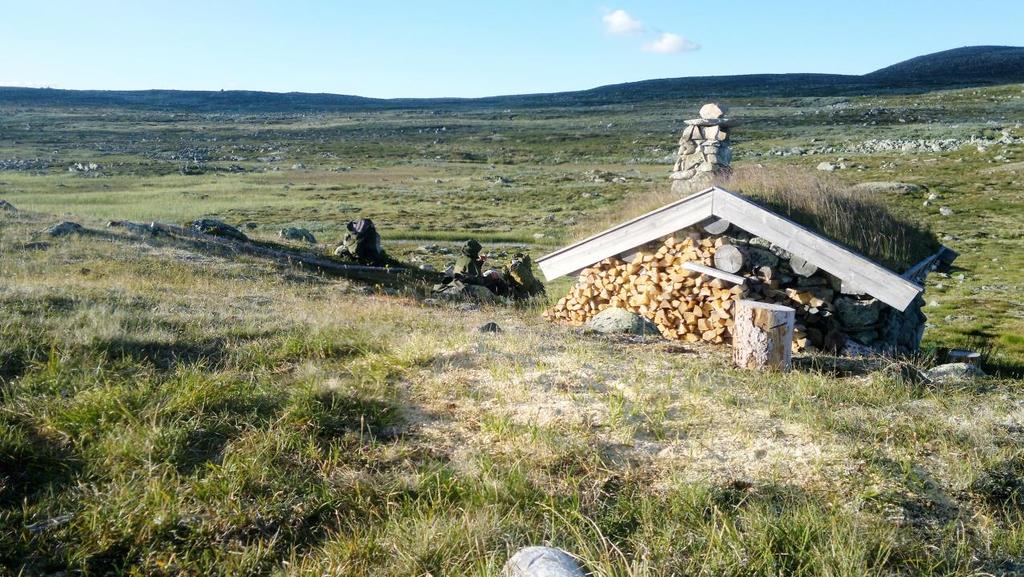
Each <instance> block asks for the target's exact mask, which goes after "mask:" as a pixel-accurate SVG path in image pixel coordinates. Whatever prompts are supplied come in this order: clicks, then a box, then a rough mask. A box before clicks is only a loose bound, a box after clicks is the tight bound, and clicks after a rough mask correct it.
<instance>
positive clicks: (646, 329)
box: [587, 307, 660, 335]
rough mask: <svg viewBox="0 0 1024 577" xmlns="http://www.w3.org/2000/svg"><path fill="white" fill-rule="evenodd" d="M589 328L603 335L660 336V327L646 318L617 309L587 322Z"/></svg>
mask: <svg viewBox="0 0 1024 577" xmlns="http://www.w3.org/2000/svg"><path fill="white" fill-rule="evenodd" d="M587 328H588V329H589V330H592V331H596V332H599V333H602V334H630V335H658V334H660V333H659V332H658V327H656V326H654V323H652V322H651V321H649V320H647V319H645V318H644V317H642V316H640V315H638V314H636V313H633V312H629V311H627V310H626V309H620V308H617V307H610V308H607V309H605V310H603V311H601V312H600V313H598V314H597V316H595V317H594V318H592V319H590V320H589V321H588V322H587Z"/></svg>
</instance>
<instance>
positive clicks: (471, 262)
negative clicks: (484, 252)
mask: <svg viewBox="0 0 1024 577" xmlns="http://www.w3.org/2000/svg"><path fill="white" fill-rule="evenodd" d="M482 248H483V246H481V245H480V243H479V242H477V241H476V239H469V240H467V241H466V244H464V245H462V254H461V255H459V258H458V259H457V260H456V261H455V267H454V268H453V269H452V273H453V274H454V275H455V277H456V278H467V279H474V278H477V277H479V276H480V275H481V274H482V273H483V268H484V260H485V259H484V258H482V257H481V256H480V250H481V249H482Z"/></svg>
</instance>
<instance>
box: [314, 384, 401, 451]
mask: <svg viewBox="0 0 1024 577" xmlns="http://www.w3.org/2000/svg"><path fill="white" fill-rule="evenodd" d="M311 417H312V420H313V422H314V423H315V425H316V428H317V436H318V438H320V439H321V440H324V441H326V440H330V439H333V438H338V437H343V436H345V435H347V434H351V433H356V434H358V435H359V436H360V437H366V438H368V439H372V440H376V441H381V442H387V441H390V440H393V439H395V438H397V437H398V436H399V435H400V434H401V432H402V428H401V424H402V419H401V417H400V414H399V407H398V406H396V405H395V404H393V403H390V402H387V401H384V400H380V399H373V398H365V397H362V396H360V395H356V394H351V393H345V392H342V391H336V390H325V391H321V392H320V393H318V394H316V395H315V396H314V397H313V407H312V415H311Z"/></svg>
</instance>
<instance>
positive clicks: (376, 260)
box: [334, 218, 385, 266]
mask: <svg viewBox="0 0 1024 577" xmlns="http://www.w3.org/2000/svg"><path fill="white" fill-rule="evenodd" d="M345 227H346V228H347V229H348V234H346V235H345V240H344V241H343V242H342V244H341V246H339V247H338V248H337V249H336V250H335V251H334V254H336V255H338V256H346V257H349V258H352V259H355V260H356V261H358V262H360V263H363V264H371V265H378V266H379V265H382V264H384V262H385V257H384V249H383V248H382V247H381V242H380V234H379V233H378V232H377V227H375V226H374V225H373V221H372V220H370V219H368V218H360V219H359V220H352V221H349V223H348V224H347V225H345Z"/></svg>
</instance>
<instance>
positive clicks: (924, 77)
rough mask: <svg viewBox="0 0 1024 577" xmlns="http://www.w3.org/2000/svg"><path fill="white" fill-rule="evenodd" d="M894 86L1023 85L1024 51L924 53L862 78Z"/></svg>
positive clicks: (986, 48)
mask: <svg viewBox="0 0 1024 577" xmlns="http://www.w3.org/2000/svg"><path fill="white" fill-rule="evenodd" d="M863 78H864V79H865V80H868V81H870V82H875V83H879V84H889V85H895V86H907V85H913V86H943V85H946V84H950V83H953V84H956V83H963V84H971V85H975V84H1010V83H1013V82H1024V48H1021V47H1016V46H967V47H964V48H954V49H953V50H945V51H942V52H936V53H934V54H926V55H924V56H918V57H917V58H911V59H910V60H905V61H903V62H900V63H899V64H893V65H892V66H888V67H886V68H882V69H881V70H876V71H874V72H872V73H870V74H865V75H864V76H863Z"/></svg>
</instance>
